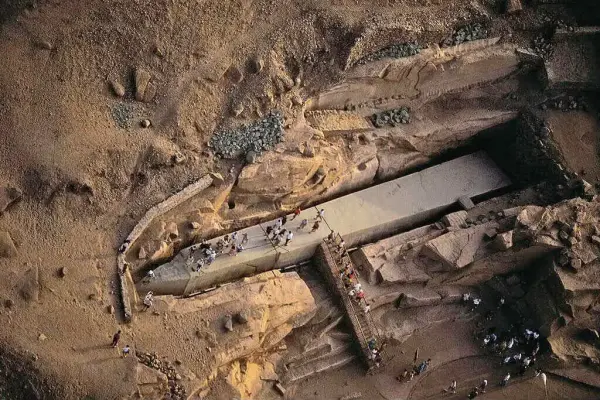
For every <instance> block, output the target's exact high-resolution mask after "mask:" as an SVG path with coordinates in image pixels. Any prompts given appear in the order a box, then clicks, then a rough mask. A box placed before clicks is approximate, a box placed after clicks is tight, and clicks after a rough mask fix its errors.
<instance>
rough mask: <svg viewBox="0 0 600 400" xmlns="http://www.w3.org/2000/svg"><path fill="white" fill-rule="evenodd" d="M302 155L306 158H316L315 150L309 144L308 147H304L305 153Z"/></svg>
mask: <svg viewBox="0 0 600 400" xmlns="http://www.w3.org/2000/svg"><path fill="white" fill-rule="evenodd" d="M302 155H304V156H305V157H314V156H315V148H314V147H313V146H312V145H311V144H310V143H307V144H306V146H305V147H304V151H303V152H302Z"/></svg>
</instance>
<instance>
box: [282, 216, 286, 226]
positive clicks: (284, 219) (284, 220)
mask: <svg viewBox="0 0 600 400" xmlns="http://www.w3.org/2000/svg"><path fill="white" fill-rule="evenodd" d="M286 222H287V215H284V216H283V217H281V226H284V225H285V224H286Z"/></svg>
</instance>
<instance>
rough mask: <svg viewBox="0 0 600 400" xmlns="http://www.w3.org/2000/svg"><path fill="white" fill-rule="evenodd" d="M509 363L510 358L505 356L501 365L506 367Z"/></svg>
mask: <svg viewBox="0 0 600 400" xmlns="http://www.w3.org/2000/svg"><path fill="white" fill-rule="evenodd" d="M511 361H512V357H511V356H506V357H504V359H503V360H502V365H508V364H509V363H510V362H511Z"/></svg>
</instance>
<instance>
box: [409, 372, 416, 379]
mask: <svg viewBox="0 0 600 400" xmlns="http://www.w3.org/2000/svg"><path fill="white" fill-rule="evenodd" d="M414 377H415V371H410V372H409V373H408V381H409V382H410V381H412V380H413V378H414Z"/></svg>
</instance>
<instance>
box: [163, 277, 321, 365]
mask: <svg viewBox="0 0 600 400" xmlns="http://www.w3.org/2000/svg"><path fill="white" fill-rule="evenodd" d="M168 303H169V304H168V308H169V311H171V312H173V313H174V314H183V315H185V314H187V313H193V312H196V311H203V312H207V310H208V311H210V310H211V309H215V310H218V309H219V308H220V307H222V306H223V305H227V309H228V310H229V312H231V314H229V317H228V318H227V321H228V323H229V322H230V323H231V328H232V331H231V332H228V333H224V331H220V332H215V334H216V335H217V337H218V345H217V348H216V351H215V350H213V353H216V356H215V357H216V359H217V364H218V365H225V364H229V363H230V362H232V361H234V360H238V359H241V358H245V357H249V356H251V355H252V354H254V353H256V352H259V351H264V350H266V349H270V348H272V347H274V346H276V345H277V344H278V343H279V342H280V341H281V340H282V339H283V338H285V337H286V336H287V335H288V334H289V333H290V332H291V330H292V329H293V328H295V327H298V326H300V324H301V323H303V322H305V321H306V318H305V316H306V315H308V314H311V313H313V312H314V311H315V310H316V306H315V302H314V299H313V297H312V295H311V293H310V290H309V289H308V287H307V286H306V283H304V281H303V280H302V279H301V278H300V277H299V276H298V275H297V274H296V273H286V274H281V273H280V272H278V271H270V272H265V273H262V274H259V275H256V276H254V277H252V278H245V279H244V280H242V281H239V282H236V283H233V284H231V285H228V286H225V287H222V288H220V289H219V290H215V291H214V292H210V293H206V294H203V295H200V296H197V297H194V298H192V299H177V300H173V301H169V302H168ZM240 313H243V315H244V316H245V319H246V320H247V322H245V323H242V322H241V321H240V319H239V318H231V316H232V315H236V314H240ZM225 322H226V321H225V320H221V324H220V326H219V328H221V327H224V324H225ZM227 331H229V329H227Z"/></svg>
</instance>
